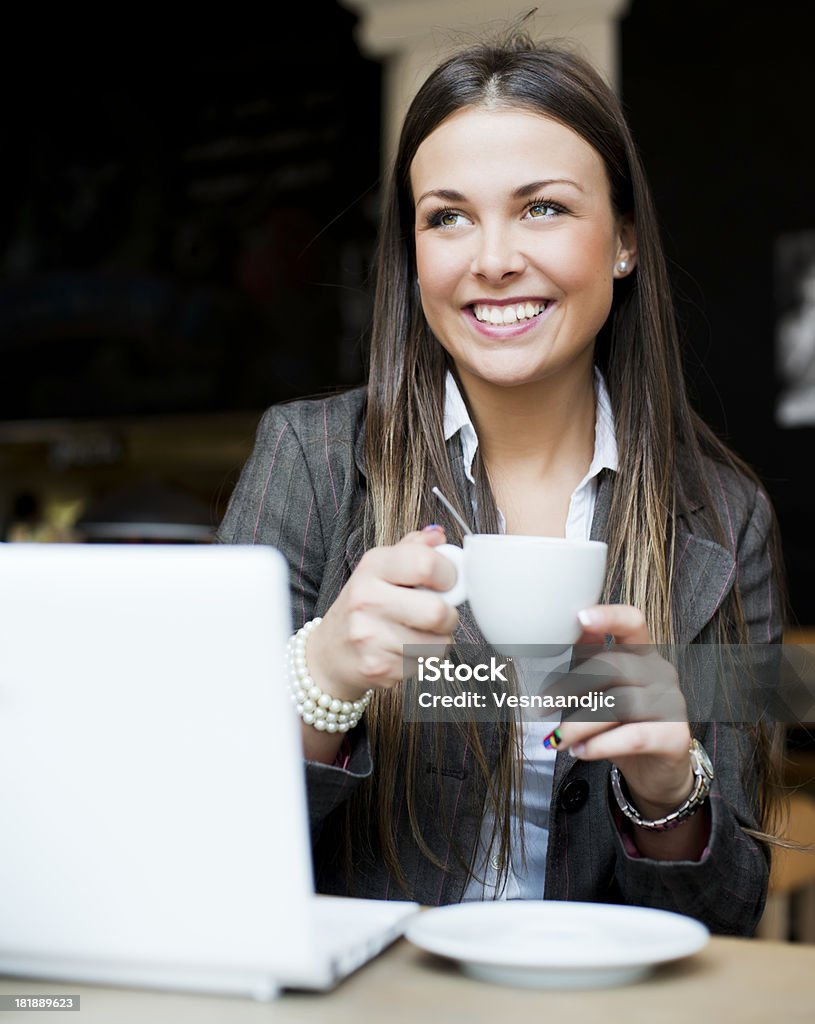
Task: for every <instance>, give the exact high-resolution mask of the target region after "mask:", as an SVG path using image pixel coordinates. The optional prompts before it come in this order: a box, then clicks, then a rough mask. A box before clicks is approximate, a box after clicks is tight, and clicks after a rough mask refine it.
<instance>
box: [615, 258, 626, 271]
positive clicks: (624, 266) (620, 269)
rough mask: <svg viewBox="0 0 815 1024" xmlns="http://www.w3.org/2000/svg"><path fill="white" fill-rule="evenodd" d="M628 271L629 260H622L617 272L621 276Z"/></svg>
mask: <svg viewBox="0 0 815 1024" xmlns="http://www.w3.org/2000/svg"><path fill="white" fill-rule="evenodd" d="M626 270H628V260H620V262H619V263H618V264H617V271H618V273H620V274H624V273H625V272H626Z"/></svg>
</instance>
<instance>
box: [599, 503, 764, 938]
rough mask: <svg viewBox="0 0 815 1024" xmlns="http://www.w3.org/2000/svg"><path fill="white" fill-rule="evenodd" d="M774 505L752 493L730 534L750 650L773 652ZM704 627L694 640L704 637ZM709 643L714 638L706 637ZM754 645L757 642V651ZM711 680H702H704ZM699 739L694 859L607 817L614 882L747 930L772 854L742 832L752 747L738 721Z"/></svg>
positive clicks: (759, 905) (749, 804) (729, 929)
mask: <svg viewBox="0 0 815 1024" xmlns="http://www.w3.org/2000/svg"><path fill="white" fill-rule="evenodd" d="M771 523H772V510H771V508H770V505H769V502H768V500H767V498H766V496H765V495H764V494H763V492H761V491H760V490H758V491H756V493H755V499H754V503H753V507H752V510H751V512H750V513H749V516H748V517H746V525H745V526H744V528H743V530H742V531H741V532H740V535H739V536H738V537H737V538H736V537H734V541H735V543H734V548H735V555H736V562H735V571H736V580H737V583H736V585H737V586H738V587H739V591H740V594H741V600H742V603H743V607H744V614H745V618H746V622H747V627H748V630H749V640H750V647H751V650H754V651H757V652H759V656H762V655H763V653H764V652H766V654H767V657H768V658H771V657H772V654H773V652H772V648H771V647H767V646H766V645H768V644H769V645H773V644H778V643H780V642H781V638H782V616H781V606H780V602H779V595H778V593H777V590H776V585H775V572H774V566H773V564H772V560H771V549H770V544H769V536H770V529H771ZM706 633H707V630H706V631H704V632H703V634H702V636H701V637H700V639H701V640H702V641H704V640H705V638H706V636H705V634H706ZM711 642H712V639H711ZM755 645H762V647H763V650H762V649H761V648H756V647H755ZM709 682H710V680H708V683H709ZM699 738H700V740H701V742H702V743H703V745H704V747H705V749H706V750H707V752H708V754H709V755H710V757H711V759H712V761H713V765H714V771H715V779H714V782H713V787H712V790H711V795H710V801H709V807H710V835H709V839H708V844H707V847H706V849H705V850H704V852H703V854H702V857H701V858H700V860H698V861H694V862H691V861H658V860H652V859H649V858H647V857H641V856H638V855H637V853H636V850H635V849H633V848H632V843H631V842H630V840H629V841H626V836H625V830H624V829H620V828H618V827H617V825H618V824H619V822H616V824H615V821H616V815H615V813H614V811H613V810H612V807H611V804H609V815H610V816H611V818H612V828H613V832H614V835H615V842H616V846H617V860H616V880H617V884H618V885H619V887H620V890H621V892H622V895H623V898H624V900H625V902H627V903H632V904H639V905H643V906H653V907H660V908H663V909H666V910H674V911H677V912H679V913H683V914H688V915H690V916H692V917H695V918H698V919H699V920H701V921H703V922H704V923H705V924H707V926H708V927H709V928H710V929H711V930H712V931H713V932H717V933H721V934H733V935H751V934H752V933H753V932H754V931H755V928H756V925H757V924H758V921H759V919H760V917H761V914H762V912H763V909H764V904H765V900H766V894H767V884H768V879H769V866H770V854H769V848H768V847H767V845H766V844H764V843H762V842H760V841H758V840H756V839H754V838H753V837H752V836H750V835H747V834H746V833H745V831H744V828H750V829H755V828H757V821H756V809H755V807H756V792H755V786H754V784H753V783H752V782H751V779H753V778H754V773H753V771H752V769H751V765H752V762H753V758H754V757H755V754H756V751H755V745H754V741H753V738H752V735H751V733H750V732H749V730H748V729H747V728H746V727H745V726H744V725H742V724H739V723H736V722H727V721H723V720H719V721H710V722H707V723H706V724H705V726H704V728H703V731H702V735H700V737H699Z"/></svg>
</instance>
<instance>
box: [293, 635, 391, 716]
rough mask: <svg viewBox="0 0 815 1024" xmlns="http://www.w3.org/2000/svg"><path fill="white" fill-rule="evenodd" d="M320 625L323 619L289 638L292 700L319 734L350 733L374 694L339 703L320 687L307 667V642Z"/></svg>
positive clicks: (365, 694)
mask: <svg viewBox="0 0 815 1024" xmlns="http://www.w3.org/2000/svg"><path fill="white" fill-rule="evenodd" d="M321 622H322V619H320V618H316V619H311V620H310V621H309V622H307V623H306V624H305V625H304V626H303V627H302V629H298V630H297V632H296V633H294V634H293V636H291V637H290V638H289V643H288V659H287V669H288V676H289V686H290V688H291V699H292V702H293V703H294V706H295V708H296V709H297V714H298V715H299V716H300V717H301V718H302V719H303V721H304V722H305V723H306V725H313V726H314V728H315V729H317V730H319V732H348V730H349V729H353V728H354V726H355V725H356V724H357V722H359V720H360V718H362V715H363V713H364V711H365V709H366V708H367V707H368V705H369V704H370V703H371V697H372V696H373V692H374V691H373V690H366V691H365V693H364V694H363V695H362V696H361V697H360V698H359V700H339V699H338V698H337V697H332V696H331V694H330V693H325V692H324V691H323V690H321V689H320V687H319V686H317V684H316V683H315V682H314V680H313V679H312V678H311V676H310V675H309V672H308V665H307V664H306V640H307V639H308V635H309V633H311V632H312V631H313V630H314V629H315V628H316V627H317V626H319V624H320V623H321Z"/></svg>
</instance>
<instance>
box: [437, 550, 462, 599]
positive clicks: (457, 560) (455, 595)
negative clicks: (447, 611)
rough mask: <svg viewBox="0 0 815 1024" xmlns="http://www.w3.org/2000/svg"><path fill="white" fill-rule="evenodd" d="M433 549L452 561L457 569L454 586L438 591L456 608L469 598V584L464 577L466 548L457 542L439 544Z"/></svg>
mask: <svg viewBox="0 0 815 1024" xmlns="http://www.w3.org/2000/svg"><path fill="white" fill-rule="evenodd" d="M433 550H434V551H438V553H439V554H440V555H443V556H444V557H445V558H446V559H447V560H448V562H452V563H453V567H454V568H455V570H456V574H457V579H456V582H455V583H454V584H453V586H452V587H450V589H449V590H441V591H438V590H437V591H436V593H437V594H438V595H439V596H440V597H443V598H444V600H445V601H446V602H447V603H448V604H451V605H452V606H453V607H454V608H456V607H458V605H460V604H463V603H464V602H465V601H466V600H467V586H466V580H465V578H464V549H463V548H460V547H459V546H458V545H457V544H439V546H438V547H437V548H434V549H433Z"/></svg>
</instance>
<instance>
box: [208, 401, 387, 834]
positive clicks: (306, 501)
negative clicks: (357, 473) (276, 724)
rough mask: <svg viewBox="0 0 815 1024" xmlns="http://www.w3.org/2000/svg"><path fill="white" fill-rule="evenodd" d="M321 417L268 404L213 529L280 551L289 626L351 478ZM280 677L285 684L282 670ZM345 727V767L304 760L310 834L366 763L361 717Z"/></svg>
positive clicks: (299, 614) (296, 619)
mask: <svg viewBox="0 0 815 1024" xmlns="http://www.w3.org/2000/svg"><path fill="white" fill-rule="evenodd" d="M335 415H336V414H335ZM327 424H328V414H327V407H326V403H323V402H298V403H293V404H291V405H280V406H273V407H272V408H270V409H269V410H267V412H266V413H265V414H264V416H263V418H262V420H261V422H260V425H259V427H258V431H257V436H256V439H255V445H254V449H253V451H252V454H251V456H250V458H249V460H248V462H247V463H246V465H245V466H244V468H243V471H242V473H241V476H240V479H239V481H238V484H237V485H236V487H235V490H234V492H233V494H232V497H231V500H230V502H229V507H228V508H227V512H226V515H225V517H224V520H223V523H222V524H221V526H220V529H219V530H218V535H217V539H218V541H219V542H220V543H224V544H270V545H272V546H273V547H275V548H277V549H278V550H279V551H281V552H282V553H283V555H284V556H285V557H286V561H287V562H288V566H289V584H290V592H291V606H292V619H293V624H294V626H295V628H299V626H301V625H302V624H303V623H305V622H306V621H308V620H309V619H311V618H314V617H315V615H317V614H319V612H318V610H317V609H318V606H319V605H320V604H321V601H320V598H321V595H322V596H323V598H324V597H325V577H326V569H327V566H328V565H329V563H330V562H331V560H332V555H333V551H334V549H336V547H337V545H336V544H333V543H332V540H333V538H334V533H335V531H337V530H340V532H341V528H342V521H343V518H344V516H343V510H344V509H345V508H346V507H347V505H348V502H344V501H343V500H342V499H343V498H344V497H345V498H347V497H348V495H347V488H348V487H352V486H354V480H353V474H352V473H350V472H348V467H347V462H348V453H349V452H352V450H353V445H352V443H350V442H349V443H345V442H343V441H342V440H340V443H336V442H335V437H336V436H337V435H338V434H339V433H340V429H339V427H338V426H337V425H334V426H332V428H331V431H330V434H329V428H328V426H327ZM348 429H349V428H348V427H347V425H346V427H345V432H346V433H348ZM329 436H331V442H329ZM340 546H341V547H343V548H344V546H343V545H340ZM322 603H324V601H323V602H322ZM280 684H281V685H283V686H285V685H287V680H285V679H283V678H282V676H281V680H280ZM347 735H348V737H349V741H350V744H351V752H350V757H349V758H348V759H347V762H346V763H345V766H344V767H339V766H332V765H326V764H322V763H318V762H314V761H306V762H305V769H306V785H307V793H308V804H309V817H310V821H311V827H312V837H313V838H314V839H316V837H317V835H318V834H319V831H320V830H321V827H322V823H323V821H324V820H325V818H326V817H327V815H329V814H330V813H331V812H332V811H334V810H335V809H336V808H337V807H339V806H340V804H342V803H343V802H344V801H345V800H346V799H347V798H348V796H350V794H351V793H352V792H353V791H354V789H355V788H356V787H357V786H358V785H359V784H360V783H361V782H362V780H363V779H365V778H367V777H368V776H369V775H370V774H371V771H372V763H371V757H370V750H369V746H368V739H367V734H366V731H365V728H364V724H360V725H359V726H357V728H356V729H354V730H353V731H352V732H349V733H348V734H347Z"/></svg>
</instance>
